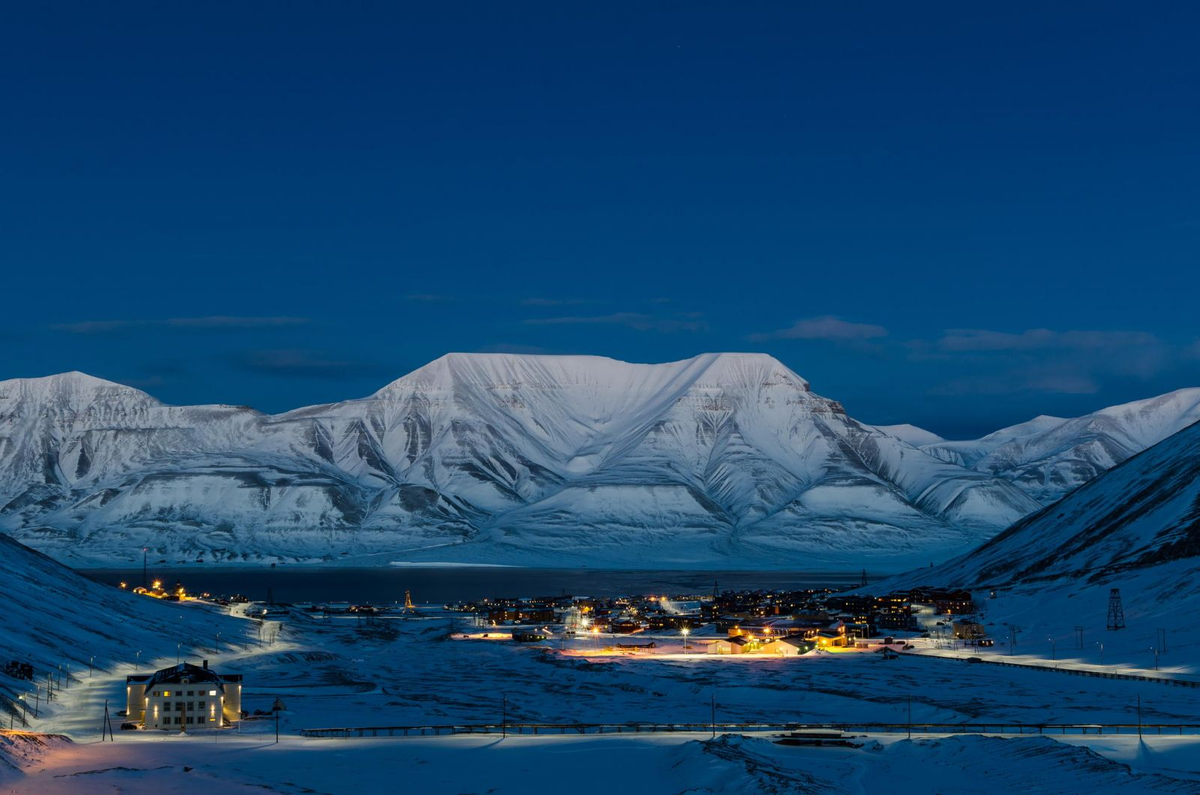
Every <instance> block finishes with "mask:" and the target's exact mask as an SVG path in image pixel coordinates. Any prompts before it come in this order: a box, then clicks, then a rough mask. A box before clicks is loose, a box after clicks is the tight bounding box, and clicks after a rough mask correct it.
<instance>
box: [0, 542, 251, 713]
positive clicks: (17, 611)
mask: <svg viewBox="0 0 1200 795" xmlns="http://www.w3.org/2000/svg"><path fill="white" fill-rule="evenodd" d="M0 562H2V564H3V566H2V568H3V576H0V604H3V609H0V664H3V663H7V662H8V661H10V660H16V661H19V662H24V663H29V664H31V665H33V667H34V671H35V679H36V680H37V681H38V682H40V683H42V684H43V685H44V684H45V680H46V674H47V673H48V672H50V671H55V672H58V671H59V666H60V665H61V666H63V671H64V676H66V675H69V676H70V677H72V678H73V679H76V680H77V679H80V678H83V677H86V676H87V674H88V663H89V661H91V660H92V659H93V658H94V664H95V665H96V666H97V668H100V669H111V668H112V667H113V666H114V665H118V664H131V663H133V662H134V661H135V659H137V654H136V653H137V652H139V651H140V652H141V656H140V660H141V662H142V670H143V671H144V670H146V668H147V666H148V665H150V664H153V663H154V662H155V661H162V660H166V661H167V662H169V663H171V664H174V662H175V655H176V652H177V649H176V644H178V643H182V644H183V649H182V651H183V653H184V654H185V655H190V654H192V652H193V649H195V650H197V652H198V653H199V654H201V655H203V656H205V657H207V656H210V655H209V654H208V651H207V650H208V649H209V648H211V646H212V644H213V643H214V639H215V635H216V633H217V632H220V633H221V635H222V638H223V642H224V643H225V644H227V645H228V644H235V643H239V642H242V641H244V640H246V639H247V638H248V635H247V632H248V629H247V628H248V627H250V626H251V624H250V622H248V621H243V620H240V619H235V618H230V617H228V616H225V615H222V614H218V613H215V612H213V611H211V610H210V609H208V608H207V607H204V606H199V605H196V604H193V603H186V604H179V603H174V604H170V603H167V602H160V601H158V600H155V599H151V598H149V597H145V596H136V595H134V594H132V593H128V592H124V591H120V590H118V589H116V588H113V587H111V586H107V585H100V584H99V583H96V582H93V581H92V580H89V579H87V578H86V577H83V576H81V575H79V574H77V573H76V572H74V571H72V570H71V569H68V568H67V567H66V566H63V565H62V564H61V563H57V562H55V561H53V560H51V559H50V558H48V557H46V556H45V555H42V554H41V553H38V552H35V551H33V550H31V549H29V548H27V547H24V546H22V545H21V544H18V543H17V542H16V541H13V540H12V539H11V538H8V537H7V536H3V535H0ZM32 690H33V685H32V684H31V683H30V682H28V681H26V680H22V679H16V678H13V677H10V676H6V675H5V674H4V673H3V672H2V671H0V696H2V697H0V718H2V720H3V725H4V726H5V727H6V728H7V726H8V723H9V714H8V706H9V704H11V700H12V699H15V698H18V697H19V696H20V694H22V693H26V692H30V693H31V692H32ZM29 698H30V704H29V714H30V716H31V718H32V713H33V696H32V695H30V697H29ZM40 706H41V709H43V710H44V709H45V707H46V704H45V687H44V686H43V688H42V696H41V705H40ZM121 708H122V707H117V708H116V709H121ZM51 712H53V705H52V708H51ZM20 721H21V717H20V716H19V715H18V717H17V718H16V723H17V724H18V725H19V724H20Z"/></svg>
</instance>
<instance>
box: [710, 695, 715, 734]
mask: <svg viewBox="0 0 1200 795" xmlns="http://www.w3.org/2000/svg"><path fill="white" fill-rule="evenodd" d="M709 709H710V710H711V711H710V713H709V715H710V718H711V720H712V738H713V739H714V740H715V739H717V694H716V693H713V694H712V696H711V697H710V701H709Z"/></svg>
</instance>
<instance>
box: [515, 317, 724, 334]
mask: <svg viewBox="0 0 1200 795" xmlns="http://www.w3.org/2000/svg"><path fill="white" fill-rule="evenodd" d="M524 322H525V324H526V325H528V326H623V327H625V328H630V329H633V330H634V331H656V332H660V333H663V334H672V333H675V332H680V331H687V332H699V331H707V330H708V323H706V322H705V321H703V320H700V319H697V318H695V317H689V318H687V319H682V320H681V319H678V318H660V317H655V316H654V315H647V314H643V313H640V312H614V313H612V314H609V315H588V316H566V317H545V318H530V319H528V320H526V321H524Z"/></svg>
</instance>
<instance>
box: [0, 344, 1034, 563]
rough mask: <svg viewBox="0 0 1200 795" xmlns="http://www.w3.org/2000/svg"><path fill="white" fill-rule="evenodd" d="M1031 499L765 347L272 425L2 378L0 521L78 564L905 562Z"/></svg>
mask: <svg viewBox="0 0 1200 795" xmlns="http://www.w3.org/2000/svg"><path fill="white" fill-rule="evenodd" d="M1036 507H1037V505H1036V503H1035V502H1034V501H1033V500H1031V499H1029V498H1028V497H1026V496H1025V495H1024V494H1022V493H1021V492H1020V491H1019V490H1018V489H1015V488H1014V487H1012V486H1011V485H1010V484H1008V483H1006V482H1004V481H1003V480H1000V479H997V478H995V477H992V476H990V475H988V474H984V473H980V472H975V471H972V470H969V469H964V468H962V467H960V466H958V465H956V464H953V463H948V462H945V461H942V460H939V459H938V458H936V457H934V456H931V455H928V454H926V453H923V452H921V451H920V450H917V449H916V448H914V447H912V446H911V445H909V444H906V443H905V442H904V441H902V440H900V439H898V438H896V437H895V436H894V435H890V434H887V433H882V432H880V431H878V430H876V429H874V428H871V427H870V426H865V425H861V424H859V423H858V422H856V421H854V420H853V419H851V418H849V417H847V416H846V414H845V412H844V411H843V410H842V407H841V406H840V405H839V404H838V403H836V402H834V401H831V400H828V399H826V398H823V397H821V396H819V395H816V394H814V393H813V392H812V391H811V390H810V389H809V386H808V383H807V382H806V381H804V379H802V378H800V377H799V376H798V375H796V374H795V373H793V372H791V371H790V370H788V369H787V368H786V367H784V366H783V365H782V364H780V363H779V362H777V361H775V360H774V359H772V358H770V357H768V356H764V355H759V354H705V355H702V356H697V357H695V358H693V359H688V360H685V361H681V362H673V363H668V364H657V365H646V364H629V363H625V362H619V361H614V360H611V359H604V358H600V357H588V356H561V357H555V356H516V355H501V354H496V355H483V354H473V355H467V354H451V355H448V356H444V357H442V358H440V359H438V360H436V361H434V362H432V363H430V364H428V365H426V366H425V367H422V368H420V369H419V370H416V371H415V372H413V373H411V374H409V375H407V376H404V377H403V378H401V379H399V380H397V381H395V382H393V383H392V384H389V385H388V386H386V387H384V388H383V389H381V390H380V391H379V392H377V393H376V394H374V395H372V396H370V397H368V398H365V399H361V400H352V401H347V402H343V403H337V404H331V405H327V406H315V407H311V408H306V409H300V410H297V411H292V412H289V413H286V414H282V415H277V416H268V415H263V414H260V413H258V412H255V411H253V410H250V409H246V408H237V407H229V406H198V407H170V406H165V405H162V404H161V403H159V402H158V401H156V400H154V399H153V398H151V397H150V396H149V395H146V394H145V393H143V392H140V391H138V390H134V389H130V388H128V387H122V386H120V385H117V384H112V383H108V382H104V381H100V380H98V379H93V378H89V377H88V376H84V375H82V374H78V373H71V374H66V375H61V376H54V377H50V378H43V379H27V380H16V381H8V382H3V383H0V527H2V528H3V529H5V530H6V531H7V532H10V533H11V534H13V535H14V536H16V537H17V538H19V539H22V540H24V541H26V542H28V543H30V544H31V545H34V546H36V547H38V548H41V549H44V550H47V551H49V552H51V553H52V554H54V555H55V556H57V557H60V558H67V559H72V560H77V561H86V562H104V561H109V562H117V561H122V560H130V559H132V556H136V550H137V549H138V547H140V546H142V545H146V546H150V547H151V548H152V549H154V550H155V551H156V553H157V554H159V555H161V556H162V557H163V558H166V559H171V560H176V559H183V560H191V559H194V558H198V559H201V560H205V561H224V562H242V561H251V562H253V561H260V560H274V559H280V560H299V561H319V560H325V561H338V560H343V561H360V562H361V561H364V560H367V559H373V560H377V561H379V562H385V561H386V560H390V559H396V558H400V559H412V560H439V561H485V562H507V563H523V564H526V565H558V564H569V565H592V566H604V565H611V566H621V567H647V566H667V567H683V566H713V567H718V566H729V565H734V564H736V565H745V566H751V567H763V566H797V565H802V566H804V567H806V568H812V567H823V566H840V565H845V564H846V563H848V562H853V565H859V564H860V563H861V561H862V560H863V558H864V557H866V558H868V559H870V558H872V557H874V558H878V559H880V560H882V561H886V564H885V565H887V566H889V567H900V566H903V565H904V564H905V563H906V562H911V563H916V562H927V561H928V560H930V559H939V558H944V557H945V556H946V555H948V554H952V553H953V552H954V551H956V550H962V549H966V548H968V547H969V546H970V545H972V544H973V543H976V542H978V541H979V540H981V539H983V538H986V537H988V536H990V535H991V534H992V533H994V532H995V531H996V530H997V529H999V528H1001V527H1004V526H1007V525H1008V524H1010V523H1011V522H1012V521H1014V520H1015V519H1017V518H1019V517H1021V516H1023V515H1025V514H1026V513H1028V512H1029V511H1031V510H1033V509H1035V508H1036ZM131 550H132V551H133V552H132V556H131ZM370 556H374V557H373V558H372V557H370Z"/></svg>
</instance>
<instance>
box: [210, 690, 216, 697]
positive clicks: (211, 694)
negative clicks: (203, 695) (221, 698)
mask: <svg viewBox="0 0 1200 795" xmlns="http://www.w3.org/2000/svg"><path fill="white" fill-rule="evenodd" d="M208 694H209V695H210V696H215V695H216V694H217V691H216V690H209V691H208Z"/></svg>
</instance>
